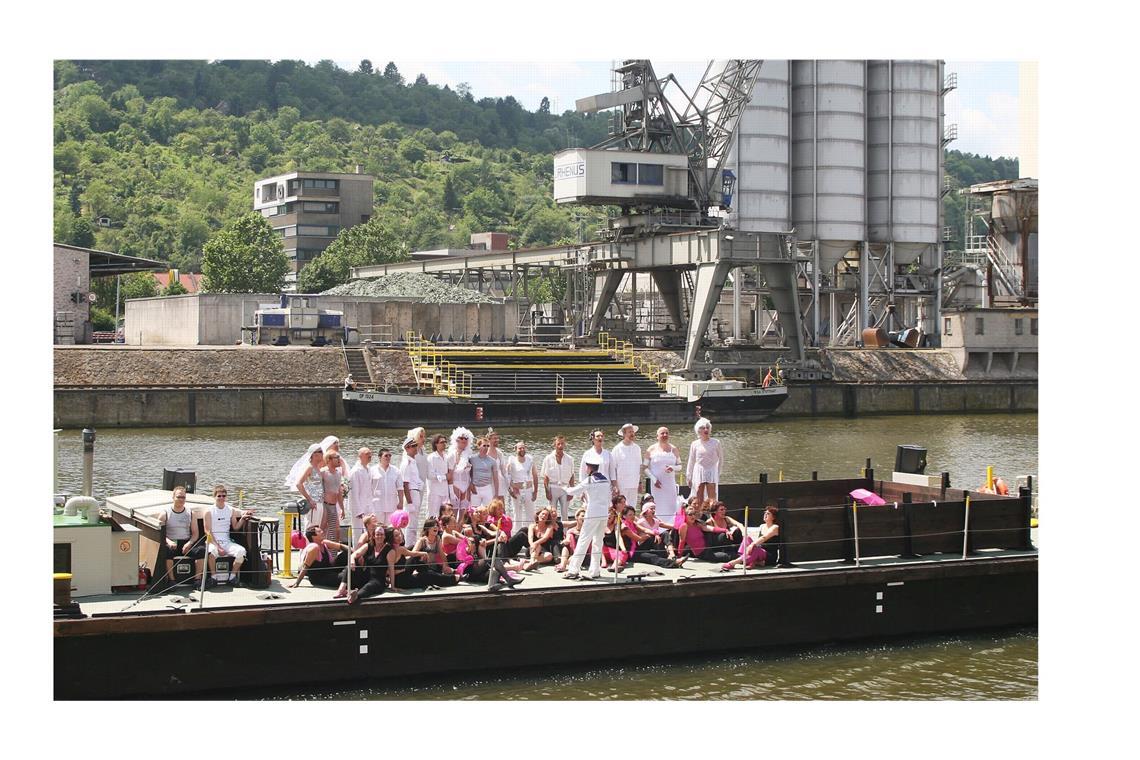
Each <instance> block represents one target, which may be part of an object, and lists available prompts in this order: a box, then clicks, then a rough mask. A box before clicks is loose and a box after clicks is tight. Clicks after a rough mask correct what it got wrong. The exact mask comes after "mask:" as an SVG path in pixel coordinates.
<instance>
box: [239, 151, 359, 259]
mask: <svg viewBox="0 0 1140 760" xmlns="http://www.w3.org/2000/svg"><path fill="white" fill-rule="evenodd" d="M374 181H375V178H374V177H372V176H370V175H368V174H336V173H331V172H289V173H288V174H281V175H278V176H276V177H266V178H265V179H259V180H257V182H256V183H254V187H253V208H254V210H255V211H258V212H260V213H261V215H262V216H264V217H265V218H266V219H268V220H269V223H270V224H271V225H273V229H274V230H275V231H276V232H277V234H279V235H281V237H282V239H283V240H284V242H285V253H286V254H288V256H289V260H290V262H291V263H292V274H291V276H290V277H289V278H288V279H289V280H290V281H291V282H295V281H296V275H297V272H300V271H301V270H302V269H303V268H304V267H305V265H306V264H308V263H309V262H310V261H312V260H313V259H315V258H316V257H317V256H318V255H319V254H320V253H321V251H323V250H324V249H325V248H327V247H328V245H329V243H331V242H332V241H333V240H334V239H335V238H336V236H337V235H338V234H340V231H341V230H343V229H345V228H348V227H352V226H353V225H357V224H361V223H363V222H367V221H368V219H369V218H370V217H371V216H372V207H373V197H372V185H373V182H374Z"/></svg>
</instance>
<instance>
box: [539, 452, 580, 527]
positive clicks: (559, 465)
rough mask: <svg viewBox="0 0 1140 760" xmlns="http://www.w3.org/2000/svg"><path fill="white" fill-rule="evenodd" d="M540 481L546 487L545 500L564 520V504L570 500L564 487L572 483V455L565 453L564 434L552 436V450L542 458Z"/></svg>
mask: <svg viewBox="0 0 1140 760" xmlns="http://www.w3.org/2000/svg"><path fill="white" fill-rule="evenodd" d="M542 482H543V485H544V486H545V487H546V500H547V501H549V502H550V506H551V507H552V508H554V509H557V510H558V514H559V516H560V519H561V520H563V521H565V520H566V506H567V504H569V502H570V497H569V496H567V495H566V489H567V488H569V487H570V486H572V485H574V457H572V456H570V455H569V454H567V453H566V437H565V436H561V435H556V436H554V451H552V452H550V453H549V454H547V455H546V457H545V458H544V459H543V460H542Z"/></svg>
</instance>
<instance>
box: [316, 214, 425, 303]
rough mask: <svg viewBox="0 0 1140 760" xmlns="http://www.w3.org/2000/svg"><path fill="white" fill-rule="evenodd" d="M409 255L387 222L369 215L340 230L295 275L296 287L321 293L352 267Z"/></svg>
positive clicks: (344, 278)
mask: <svg viewBox="0 0 1140 760" xmlns="http://www.w3.org/2000/svg"><path fill="white" fill-rule="evenodd" d="M408 258H409V256H408V253H407V250H406V249H405V247H404V245H403V244H402V243H401V239H400V237H399V236H398V235H396V234H395V232H394V231H393V230H392V228H391V227H390V225H389V224H388V222H387V221H386V220H385V219H383V218H381V217H379V216H373V217H372V218H371V219H369V220H368V221H367V222H365V223H364V224H358V225H356V226H355V227H350V228H348V229H346V230H342V231H341V233H340V234H339V235H337V237H336V240H334V241H332V243H330V244H329V247H328V248H326V249H325V250H324V252H323V253H321V255H320V256H317V258H315V259H313V260H312V261H311V262H309V263H308V265H306V266H305V268H304V269H302V270H301V273H300V274H299V275H297V290H298V291H300V292H302V293H321V292H323V291H326V290H328V289H329V288H332V287H335V286H337V285H341V284H343V283H345V282H348V278H349V276H350V275H351V269H352V267H362V266H368V265H369V264H389V263H392V262H396V261H405V260H407V259H408Z"/></svg>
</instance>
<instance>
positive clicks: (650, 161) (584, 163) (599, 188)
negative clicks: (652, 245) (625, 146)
mask: <svg viewBox="0 0 1140 760" xmlns="http://www.w3.org/2000/svg"><path fill="white" fill-rule="evenodd" d="M554 200H555V202H556V203H560V204H562V203H565V204H572V203H578V204H587V205H612V206H627V207H628V206H639V207H645V206H655V207H661V208H678V209H691V208H693V203H694V202H693V198H692V194H691V193H690V191H689V158H688V156H686V155H684V154H681V153H647V152H644V151H633V150H597V149H590V148H570V149H568V150H563V151H560V152H559V153H556V154H555V155H554Z"/></svg>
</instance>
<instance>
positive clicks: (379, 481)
mask: <svg viewBox="0 0 1140 760" xmlns="http://www.w3.org/2000/svg"><path fill="white" fill-rule="evenodd" d="M371 472H372V512H373V513H374V514H375V515H376V516H377V517H378V518H380V524H381V525H387V524H388V518H389V517H391V516H392V513H393V512H395V511H396V510H397V509H399V508H400V504H401V503H402V502H403V499H404V481H403V479H402V478H401V477H400V470H399V469H398V468H396V467H393V466H392V452H391V451H389V450H388V449H380V464H379V465H373V466H372V469H371Z"/></svg>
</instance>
